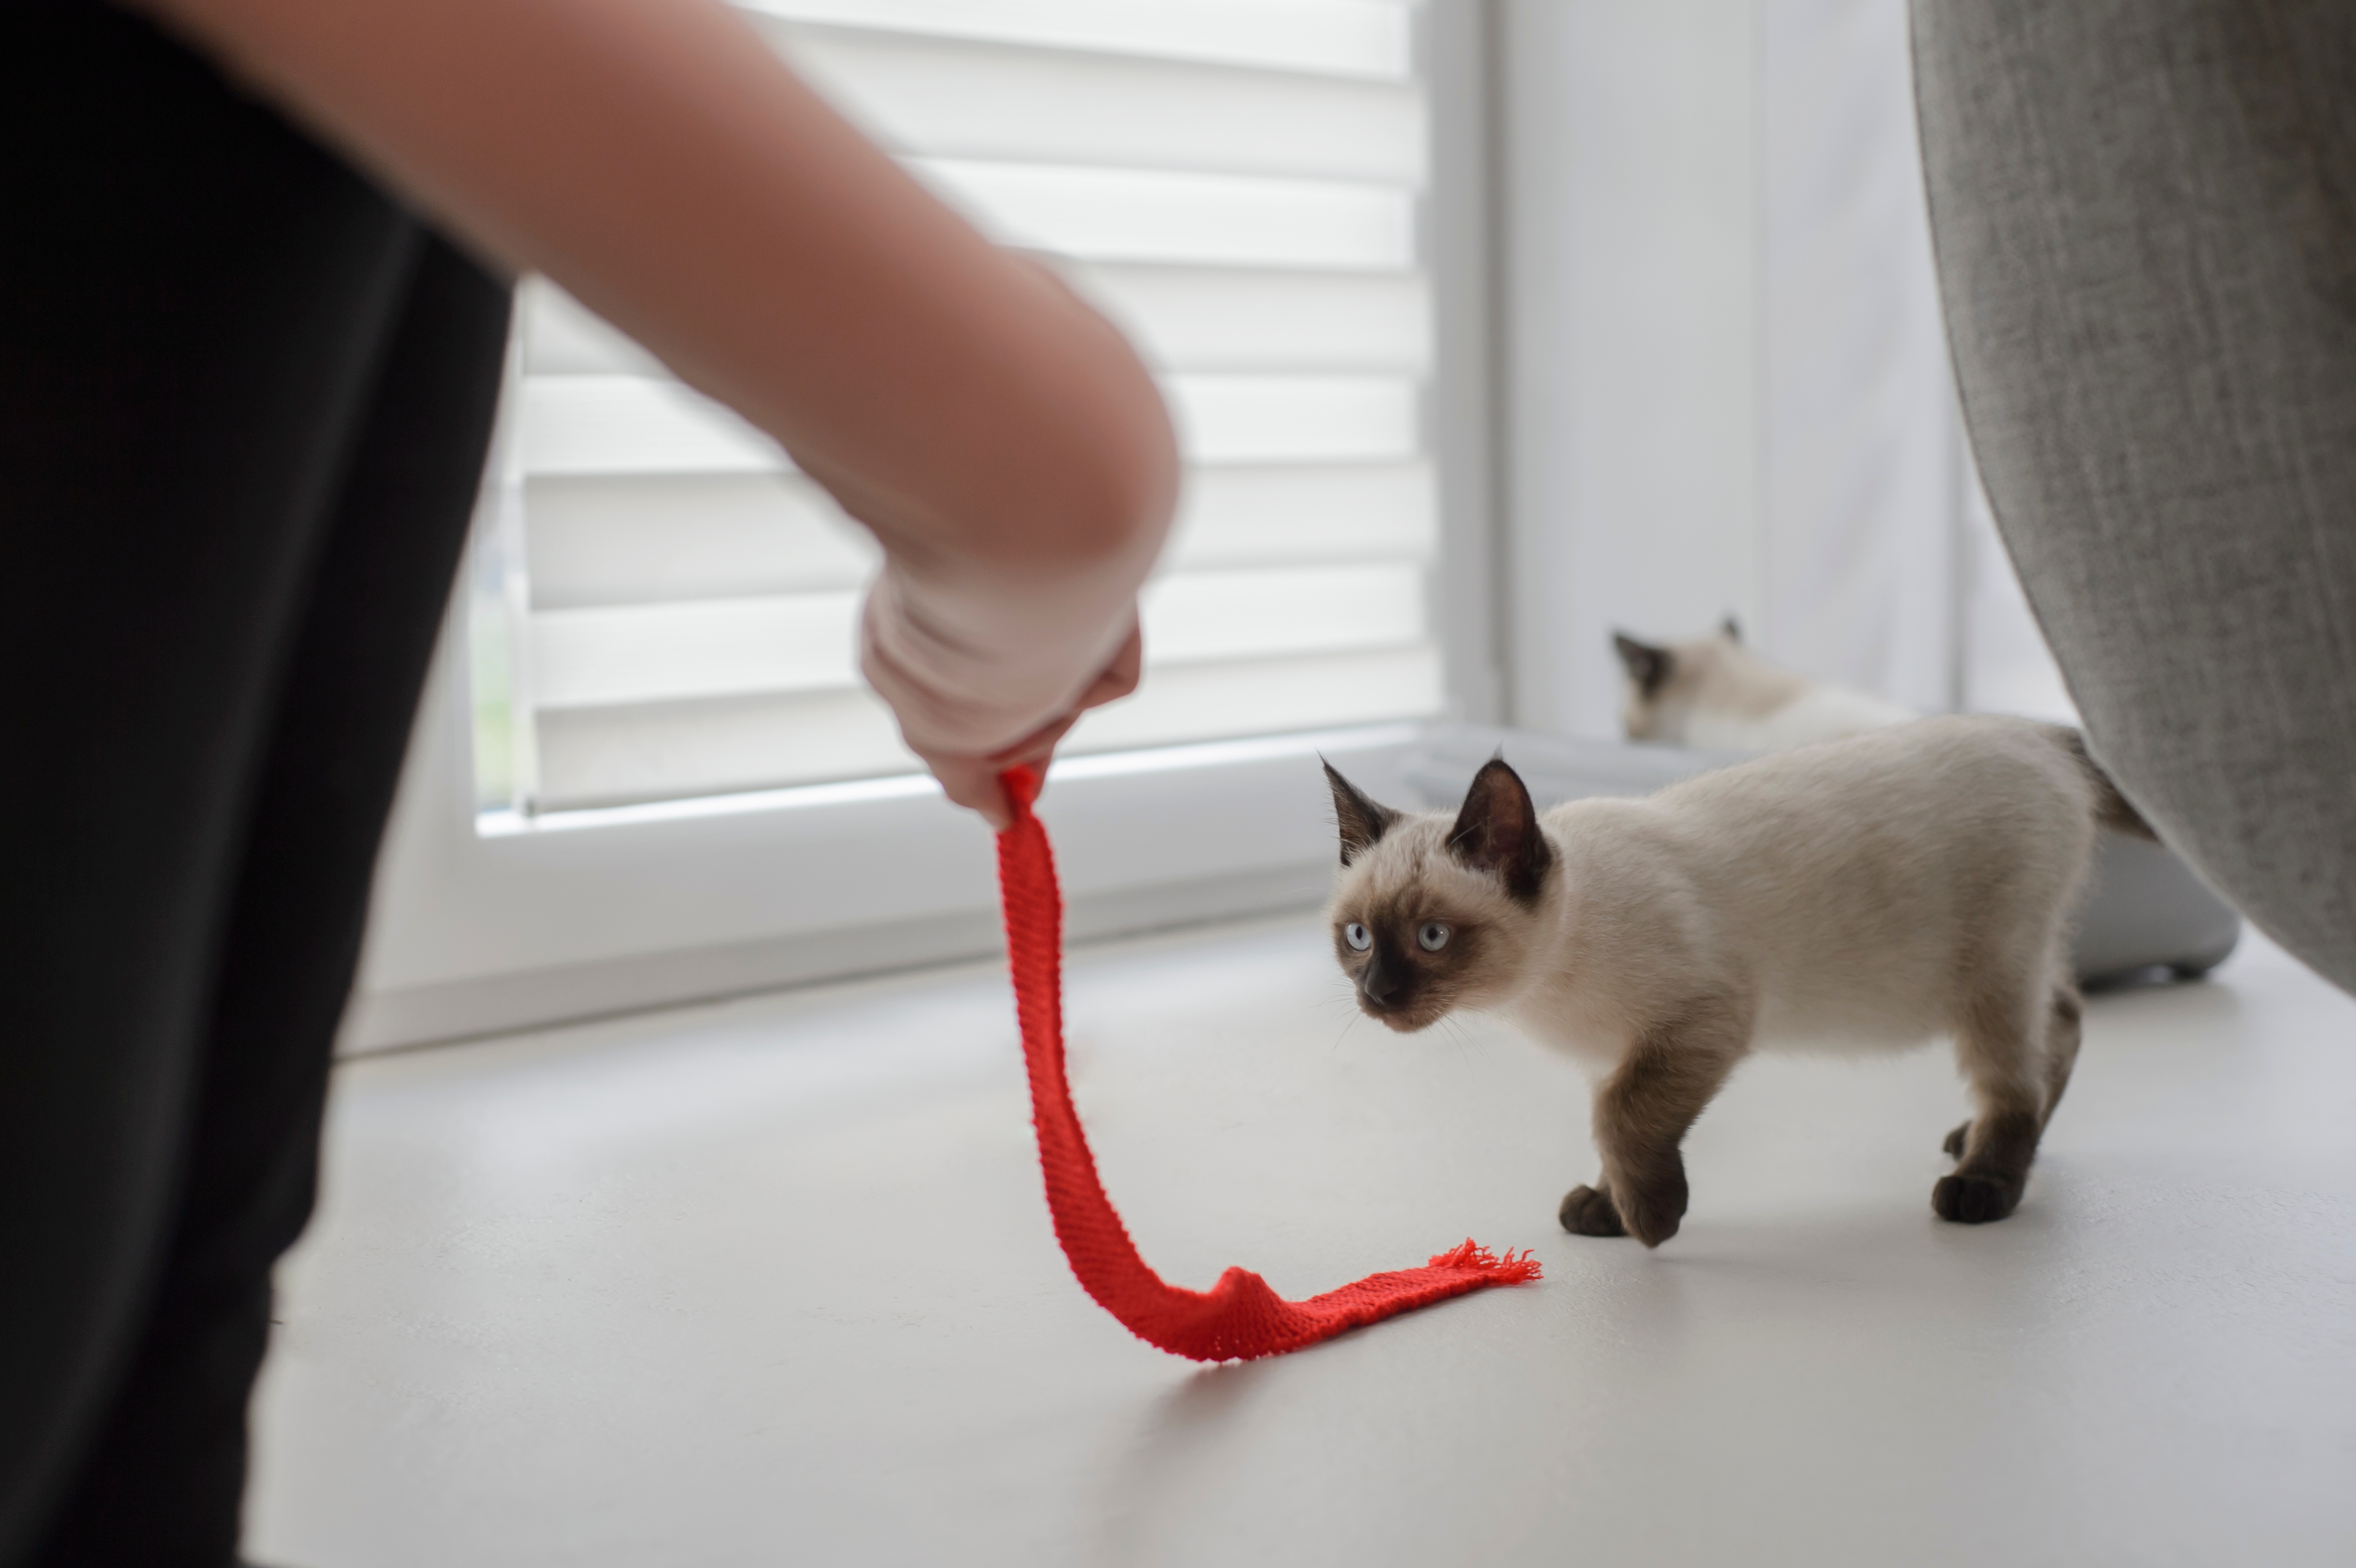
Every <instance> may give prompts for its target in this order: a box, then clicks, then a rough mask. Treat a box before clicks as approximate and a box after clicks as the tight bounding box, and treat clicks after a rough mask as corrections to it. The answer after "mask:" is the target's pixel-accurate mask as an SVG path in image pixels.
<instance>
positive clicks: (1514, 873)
mask: <svg viewBox="0 0 2356 1568" xmlns="http://www.w3.org/2000/svg"><path fill="white" fill-rule="evenodd" d="M1448 853H1449V854H1452V855H1454V856H1455V857H1456V859H1457V861H1458V862H1459V864H1461V865H1468V866H1471V867H1472V869H1473V870H1475V871H1494V872H1495V873H1496V874H1497V875H1500V876H1502V877H1503V878H1505V891H1507V892H1508V893H1511V894H1512V895H1513V896H1514V897H1516V898H1518V899H1520V900H1521V901H1522V902H1523V903H1525V904H1528V903H1532V902H1535V901H1536V900H1537V896H1538V886H1539V884H1541V883H1542V882H1544V881H1545V880H1546V874H1547V866H1549V865H1553V864H1554V849H1553V846H1552V845H1550V844H1548V843H1547V836H1546V834H1545V833H1544V832H1540V831H1539V828H1538V809H1537V806H1536V805H1535V804H1533V803H1532V802H1531V800H1530V792H1529V789H1528V787H1527V786H1526V785H1524V784H1523V782H1522V776H1521V775H1520V774H1518V773H1516V772H1515V771H1514V770H1513V769H1512V768H1508V767H1506V766H1505V758H1504V757H1491V758H1490V759H1489V760H1488V761H1486V762H1484V763H1483V764H1482V765H1481V771H1480V772H1478V773H1475V774H1474V775H1472V788H1471V789H1467V790H1466V791H1465V792H1464V809H1463V810H1462V811H1459V812H1458V813H1457V814H1456V825H1455V826H1454V827H1453V828H1451V829H1450V830H1449V832H1448Z"/></svg>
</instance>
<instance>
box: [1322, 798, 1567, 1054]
mask: <svg viewBox="0 0 2356 1568" xmlns="http://www.w3.org/2000/svg"><path fill="white" fill-rule="evenodd" d="M1325 774H1326V779H1327V782H1328V783H1330V784H1331V785H1332V787H1333V814H1334V820H1335V822H1336V825H1337V826H1338V827H1339V829H1340V832H1341V841H1342V864H1343V865H1344V867H1348V866H1351V865H1358V864H1360V863H1361V862H1364V861H1365V860H1366V859H1367V858H1368V857H1369V856H1375V857H1376V860H1377V862H1378V864H1376V865H1368V866H1366V867H1365V874H1364V875H1361V876H1360V877H1359V878H1357V879H1356V881H1355V885H1347V884H1345V891H1344V896H1343V897H1341V898H1340V899H1339V900H1337V902H1336V905H1335V908H1334V916H1333V956H1334V958H1335V960H1336V961H1338V962H1339V963H1340V964H1341V966H1342V971H1343V972H1344V973H1345V974H1347V975H1348V976H1349V977H1350V979H1351V983H1352V984H1353V986H1354V987H1355V990H1356V993H1357V1003H1358V1007H1359V1010H1360V1011H1362V1012H1364V1013H1365V1015H1367V1016H1368V1017H1370V1018H1375V1019H1378V1020H1380V1021H1381V1022H1382V1023H1383V1024H1385V1025H1386V1026H1389V1027H1390V1028H1393V1029H1397V1030H1399V1031H1400V1032H1402V1033H1407V1032H1411V1031H1413V1030H1417V1029H1420V1028H1423V1027H1425V1026H1428V1025H1430V1024H1433V1023H1436V1022H1438V1021H1439V1020H1440V1018H1441V1017H1443V1016H1444V1015H1446V1014H1447V1013H1448V1012H1449V1010H1450V1009H1451V1008H1452V1007H1454V1006H1456V1005H1457V1004H1459V1003H1460V1002H1461V1001H1462V1000H1463V999H1464V998H1465V997H1466V995H1467V994H1468V993H1478V992H1480V991H1481V990H1483V987H1484V983H1488V982H1493V981H1494V976H1493V975H1492V974H1491V973H1490V972H1491V971H1492V970H1494V969H1495V968H1496V967H1497V961H1500V960H1502V959H1503V957H1504V954H1503V953H1502V952H1499V951H1493V949H1495V948H1496V946H1497V938H1498V935H1499V932H1498V929H1497V928H1499V927H1500V926H1501V925H1503V924H1505V923H1510V922H1513V921H1516V920H1520V919H1524V918H1526V916H1527V915H1528V913H1529V911H1530V910H1531V909H1532V908H1535V906H1536V904H1537V899H1538V896H1539V893H1540V890H1541V889H1542V888H1543V886H1544V884H1545V879H1546V874H1547V870H1548V868H1549V867H1550V866H1551V865H1552V864H1553V850H1552V848H1551V846H1550V845H1548V844H1547V840H1546V835H1545V834H1544V833H1543V832H1540V831H1539V829H1538V825H1537V809H1536V807H1535V806H1533V805H1532V803H1531V801H1530V795H1529V791H1528V789H1526V788H1525V787H1524V786H1523V784H1522V781H1521V779H1520V778H1519V776H1517V775H1516V774H1515V772H1514V770H1513V769H1512V768H1508V767H1507V766H1505V761H1504V759H1503V758H1494V759H1492V760H1491V761H1490V762H1488V763H1487V764H1486V765H1484V766H1483V768H1482V769H1481V771H1480V772H1479V773H1478V774H1477V775H1475V776H1474V778H1473V780H1472V789H1469V790H1468V791H1467V792H1466V794H1465V797H1464V807H1463V810H1462V811H1461V812H1459V813H1458V815H1457V819H1456V822H1455V823H1454V825H1453V826H1451V827H1450V828H1448V829H1447V830H1446V833H1445V837H1444V838H1443V837H1441V835H1440V820H1439V819H1432V818H1422V819H1414V818H1409V817H1408V816H1406V815H1405V814H1403V813H1401V812H1398V811H1392V810H1391V809H1390V808H1389V807H1387V806H1385V805H1382V804H1380V803H1378V802H1377V801H1376V800H1372V799H1370V798H1368V797H1367V796H1366V795H1365V794H1364V793H1362V792H1361V791H1360V790H1359V789H1357V788H1356V787H1355V786H1354V785H1352V784H1351V783H1350V781H1349V780H1348V779H1344V778H1343V777H1342V776H1341V774H1339V773H1337V772H1335V771H1334V770H1333V768H1332V767H1331V766H1328V767H1327V768H1326V769H1325ZM1386 840H1388V841H1389V842H1388V843H1387V845H1386ZM1377 846H1384V847H1382V848H1380V849H1379V850H1378V848H1377ZM1435 863H1437V864H1435ZM1466 873H1470V874H1472V875H1470V876H1467V875H1465V874H1466ZM1451 883H1452V884H1454V885H1455V886H1450V884H1451ZM1510 946H1511V943H1510V941H1509V942H1508V943H1507V949H1508V950H1509V949H1510Z"/></svg>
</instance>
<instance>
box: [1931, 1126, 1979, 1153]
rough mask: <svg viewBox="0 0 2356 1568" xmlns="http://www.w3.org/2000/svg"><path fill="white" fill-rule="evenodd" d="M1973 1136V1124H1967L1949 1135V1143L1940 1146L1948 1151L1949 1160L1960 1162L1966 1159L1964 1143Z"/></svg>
mask: <svg viewBox="0 0 2356 1568" xmlns="http://www.w3.org/2000/svg"><path fill="white" fill-rule="evenodd" d="M1971 1135H1972V1124H1971V1123H1970V1122H1965V1123H1964V1124H1963V1125H1962V1126H1960V1127H1958V1128H1956V1129H1955V1130H1954V1132H1952V1133H1948V1134H1947V1141H1946V1142H1945V1143H1944V1144H1940V1145H1939V1147H1941V1148H1943V1149H1944V1150H1946V1151H1947V1157H1948V1158H1949V1159H1951V1160H1960V1159H1962V1158H1963V1157H1964V1143H1965V1140H1966V1139H1968V1138H1969V1137H1970V1136H1971Z"/></svg>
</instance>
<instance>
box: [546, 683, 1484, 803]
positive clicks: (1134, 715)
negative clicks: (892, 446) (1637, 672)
mask: <svg viewBox="0 0 2356 1568" xmlns="http://www.w3.org/2000/svg"><path fill="white" fill-rule="evenodd" d="M1439 703H1440V660H1439V655H1438V654H1437V653H1436V652H1434V651H1433V650H1431V649H1430V648H1428V647H1425V648H1409V649H1398V650H1383V651H1378V652H1372V653H1344V654H1319V655H1311V656H1308V657H1305V658H1300V659H1286V660H1250V661H1248V662H1245V663H1242V664H1203V665H1180V666H1177V667H1175V668H1173V669H1171V670H1169V671H1162V672H1160V673H1157V674H1156V675H1155V677H1154V679H1153V681H1152V682H1151V685H1149V686H1148V687H1146V688H1145V689H1144V690H1142V691H1141V692H1140V693H1139V694H1138V695H1137V696H1136V697H1133V698H1131V699H1130V700H1129V701H1128V702H1125V703H1119V704H1116V705H1115V706H1112V707H1109V708H1105V709H1101V710H1098V711H1097V712H1095V713H1091V714H1088V715H1087V716H1086V717H1085V718H1083V719H1082V720H1081V721H1080V723H1079V725H1078V726H1077V727H1076V729H1074V730H1073V732H1072V734H1071V735H1070V736H1068V737H1067V738H1066V742H1065V745H1064V746H1063V748H1062V750H1063V752H1064V754H1065V755H1067V756H1080V755H1086V754H1087V753H1089V752H1097V751H1119V750H1126V749H1129V748H1130V747H1133V746H1170V745H1176V744H1179V743H1182V742H1184V741H1191V740H1211V739H1218V738H1223V737H1226V736H1247V735H1277V734H1281V733H1283V732H1284V731H1287V730H1300V729H1313V728H1319V727H1323V726H1328V725H1348V724H1359V723H1373V722H1376V721H1378V720H1382V719H1389V718H1397V717H1398V716H1399V715H1401V714H1417V713H1430V712H1431V711H1432V710H1433V709H1434V708H1436V707H1437V706H1438V705H1439ZM539 746H540V753H541V768H542V769H543V780H542V783H541V789H540V793H539V796H538V804H539V805H541V807H542V808H543V809H548V810H557V811H562V810H565V809H567V808H572V807H584V806H605V805H619V804H624V803H627V802H631V801H637V800H673V799H678V798H680V797H682V796H691V795H711V794H723V793H726V792H728V791H731V790H737V789H762V788H766V787H770V786H775V785H777V784H789V783H821V782H826V781H829V780H832V779H862V778H873V777H875V776H877V775H882V774H891V773H903V772H906V771H908V770H909V769H911V768H914V767H916V759H915V758H914V757H910V756H909V755H908V753H907V751H906V750H905V748H903V747H902V746H901V745H900V743H899V735H898V731H897V729H896V728H895V726H894V724H893V721H892V715H891V713H890V711H889V710H887V709H886V708H885V707H884V706H883V703H879V702H877V701H876V700H875V698H874V697H873V695H872V694H871V693H868V692H866V691H865V690H863V689H853V690H844V691H837V692H819V693H798V694H792V695H780V696H756V697H735V698H717V699H710V700H706V701H701V702H692V703H651V704H648V705H646V706H642V707H630V708H593V709H581V710H573V711H559V712H555V713H551V714H546V715H544V717H543V718H542V720H541V725H540V729H539Z"/></svg>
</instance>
